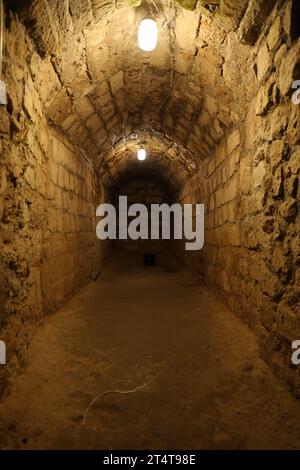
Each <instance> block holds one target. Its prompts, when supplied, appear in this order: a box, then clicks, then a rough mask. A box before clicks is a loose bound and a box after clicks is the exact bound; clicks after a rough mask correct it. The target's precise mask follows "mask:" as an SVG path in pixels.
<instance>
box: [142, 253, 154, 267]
mask: <svg viewBox="0 0 300 470" xmlns="http://www.w3.org/2000/svg"><path fill="white" fill-rule="evenodd" d="M144 265H145V266H156V257H155V255H144Z"/></svg>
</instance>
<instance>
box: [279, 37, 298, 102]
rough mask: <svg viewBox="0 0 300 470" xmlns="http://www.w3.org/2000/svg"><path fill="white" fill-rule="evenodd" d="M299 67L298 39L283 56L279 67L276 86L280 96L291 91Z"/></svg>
mask: <svg viewBox="0 0 300 470" xmlns="http://www.w3.org/2000/svg"><path fill="white" fill-rule="evenodd" d="M299 68H300V41H299V40H298V41H297V42H296V44H295V45H294V46H293V47H292V48H291V49H290V50H289V51H288V53H287V55H286V56H285V57H284V58H283V60H282V63H281V66H280V69H279V80H278V86H279V89H280V92H281V94H282V96H285V95H287V94H288V93H291V92H292V84H293V81H294V80H297V79H299V70H300V69H299Z"/></svg>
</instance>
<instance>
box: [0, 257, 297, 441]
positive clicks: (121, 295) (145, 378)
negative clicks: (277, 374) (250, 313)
mask: <svg viewBox="0 0 300 470" xmlns="http://www.w3.org/2000/svg"><path fill="white" fill-rule="evenodd" d="M113 390H114V391H115V390H119V391H122V392H128V393H118V392H114V393H111V392H109V391H113ZM105 392H108V393H105ZM96 396H98V399H97V400H96V401H95V402H94V403H93V405H92V406H91V407H90V408H89V409H88V410H87V408H88V406H89V404H90V403H91V402H92V400H93V399H94V398H95V397H96ZM0 416H1V422H0V447H1V448H2V449H93V448H94V449H184V448H185V449H249V448H252V449H253V448H266V449H280V448H299V449H300V402H299V401H297V400H296V399H294V398H293V397H292V396H291V395H290V394H289V392H288V391H286V390H284V389H283V388H282V387H281V386H280V385H279V384H278V383H277V382H276V380H275V379H274V377H273V376H272V374H271V372H270V370H269V369H268V368H267V366H266V365H265V364H264V362H262V361H261V360H260V359H259V350H258V346H257V342H256V339H255V337H254V335H253V334H252V333H251V331H250V330H249V329H248V328H247V327H245V326H244V325H243V324H242V323H241V322H240V321H239V320H238V319H237V318H236V317H235V316H234V315H233V314H232V313H231V312H230V311H229V310H227V309H226V308H225V307H224V306H223V305H222V304H221V303H220V302H219V301H218V300H216V299H215V298H214V296H213V295H212V294H211V293H210V292H209V291H207V290H206V289H204V288H202V287H201V286H199V285H197V283H196V280H195V279H194V278H193V277H192V275H191V274H189V273H187V272H186V271H185V270H184V269H181V268H180V269H173V270H167V269H164V268H158V267H155V268H150V267H148V268H145V267H137V266H135V265H134V263H133V262H132V263H131V265H130V263H128V262H126V263H125V264H123V265H122V264H118V263H117V262H116V261H111V263H110V264H109V266H108V267H107V268H106V269H105V270H104V272H103V274H102V275H101V277H100V278H99V280H98V281H97V282H95V283H92V284H90V285H89V286H87V287H86V288H84V289H83V290H82V291H80V292H79V294H77V295H76V296H75V297H74V298H73V299H72V300H71V301H70V302H69V303H68V304H67V305H66V306H65V307H64V308H63V309H62V310H60V311H59V312H58V313H56V314H54V315H51V316H50V317H49V318H48V319H47V320H46V321H45V324H44V325H43V326H42V327H40V329H39V330H38V332H37V334H36V335H35V337H34V340H33V343H32V346H31V349H30V353H29V365H28V368H27V369H26V371H25V372H24V373H23V374H22V375H21V376H20V377H19V378H18V380H17V382H16V385H15V388H14V391H13V393H12V394H11V395H10V396H9V398H8V399H7V400H6V401H5V402H4V403H2V404H1V405H0ZM83 416H85V423H84V419H83Z"/></svg>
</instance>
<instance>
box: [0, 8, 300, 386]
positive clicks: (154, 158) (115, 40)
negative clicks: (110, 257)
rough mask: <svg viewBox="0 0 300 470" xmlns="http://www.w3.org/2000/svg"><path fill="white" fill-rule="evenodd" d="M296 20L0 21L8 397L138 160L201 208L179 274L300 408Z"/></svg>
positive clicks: (66, 17)
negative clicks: (200, 240)
mask: <svg viewBox="0 0 300 470" xmlns="http://www.w3.org/2000/svg"><path fill="white" fill-rule="evenodd" d="M192 3H193V2H191V4H190V5H189V6H190V7H193V5H192ZM131 5H132V2H131ZM155 5H156V7H157V9H156V8H155ZM185 6H188V5H185ZM295 8H296V7H295V2H293V1H291V0H289V1H287V2H282V1H279V0H278V1H272V2H271V1H270V2H269V1H268V2H262V1H260V0H255V1H254V0H253V1H249V2H247V1H244V0H239V1H236V2H233V1H229V0H222V1H221V2H210V1H206V2H198V3H197V5H196V6H195V9H193V10H188V9H182V8H181V7H180V6H178V5H177V4H175V3H174V2H172V1H166V2H160V1H157V2H154V3H153V2H152V1H149V2H143V4H140V2H134V7H130V5H129V3H128V1H127V0H126V1H125V0H124V1H105V2H102V1H100V0H92V1H85V2H81V1H78V0H69V1H67V0H61V1H59V2H58V1H55V0H43V1H42V0H36V1H34V2H20V4H19V2H18V4H16V5H15V6H14V11H10V10H8V12H7V19H6V41H5V61H4V76H5V80H6V84H7V89H8V105H7V106H6V107H3V106H2V107H1V108H0V137H1V140H0V149H1V166H0V221H1V240H0V244H1V255H0V262H1V272H0V280H1V284H0V305H1V319H0V322H1V335H2V336H3V337H4V338H5V339H6V340H7V343H8V345H9V358H10V364H11V367H10V368H9V369H8V368H6V369H5V372H3V369H2V370H1V374H3V375H5V377H3V378H2V379H3V380H1V389H2V390H0V391H1V392H2V391H3V389H4V388H5V386H6V384H7V381H8V376H9V375H10V374H14V373H15V372H16V371H17V370H18V369H19V368H20V365H23V364H24V362H25V358H26V348H27V345H28V343H29V340H30V335H31V334H32V332H33V331H34V325H36V324H37V323H38V322H39V321H40V320H41V319H42V318H43V316H44V314H45V313H46V312H47V311H49V310H53V309H56V308H57V306H58V305H60V304H61V303H63V302H64V301H65V300H66V298H67V297H68V296H70V295H71V294H72V293H73V292H74V291H75V290H76V289H77V288H79V287H80V286H81V285H83V284H84V283H86V282H87V281H88V280H90V279H92V278H93V277H95V275H96V274H97V272H98V271H99V270H100V269H101V268H100V267H101V259H102V258H103V256H104V248H105V247H103V246H102V245H101V246H100V245H99V244H97V243H96V240H95V234H94V224H95V220H94V214H95V211H94V209H95V205H96V204H97V203H98V202H99V201H102V200H105V199H107V193H108V192H109V190H110V189H111V188H112V187H114V186H115V185H116V184H117V182H118V181H119V180H120V179H122V176H124V175H126V174H127V172H130V171H131V169H135V165H136V151H137V149H138V148H139V147H140V146H141V145H143V146H145V147H147V149H148V151H149V160H148V161H149V168H151V169H153V168H154V169H155V171H156V173H158V174H163V176H164V181H165V182H166V184H167V185H168V186H169V187H170V188H171V190H172V193H173V194H176V193H177V194H178V193H180V200H181V201H182V202H185V201H187V202H194V203H195V202H204V203H205V205H206V244H205V249H204V251H203V252H201V253H200V254H189V255H188V256H186V257H185V258H186V261H187V263H189V264H190V265H192V266H193V267H194V268H195V269H196V270H197V271H198V272H199V273H200V274H201V275H202V277H203V278H204V279H205V281H206V282H207V283H208V284H210V285H212V286H214V287H215V288H216V290H217V291H218V292H219V294H220V296H221V297H222V298H223V299H224V301H225V302H226V303H227V305H228V306H229V307H230V308H231V309H232V310H233V311H234V312H235V313H237V314H238V315H239V316H240V317H241V318H243V319H244V321H245V322H247V323H248V324H249V325H250V326H251V327H252V328H253V330H254V331H255V332H256V333H257V335H258V336H259V338H260V340H261V347H262V354H263V356H264V358H265V359H266V361H267V362H268V363H269V364H270V365H271V366H272V367H273V369H274V370H275V371H276V372H277V373H278V375H280V376H281V377H283V378H285V380H286V381H287V382H288V383H289V384H290V385H291V386H292V387H293V388H294V390H295V391H296V393H298V394H300V383H299V374H298V372H297V370H295V369H292V368H291V367H290V366H289V364H290V358H289V353H290V339H291V333H290V332H291V331H293V330H295V331H296V329H297V325H298V323H297V321H298V320H297V319H298V316H299V223H300V222H299V184H298V178H299V145H300V137H299V136H300V127H299V126H300V107H299V106H296V105H294V104H292V99H291V98H292V81H293V80H294V79H297V78H298V79H299V47H300V43H299V41H300V39H299V34H297V31H298V30H297V27H296V25H295V20H294V16H293V13H294V12H295V11H297V10H296V9H295ZM145 14H151V15H154V16H155V18H156V19H157V23H158V27H159V32H160V35H159V42H158V46H157V49H156V50H155V51H154V52H153V53H152V54H151V55H149V54H145V53H143V52H141V51H140V50H139V49H138V46H137V28H138V24H139V21H140V20H141V19H142V18H143V17H144V16H145ZM18 15H19V16H18ZM87 260H88V261H87Z"/></svg>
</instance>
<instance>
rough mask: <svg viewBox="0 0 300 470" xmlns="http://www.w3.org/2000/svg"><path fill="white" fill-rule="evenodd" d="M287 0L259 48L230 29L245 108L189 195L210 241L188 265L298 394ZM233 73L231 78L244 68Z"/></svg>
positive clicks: (293, 45)
mask: <svg viewBox="0 0 300 470" xmlns="http://www.w3.org/2000/svg"><path fill="white" fill-rule="evenodd" d="M280 5H281V3H280V2H279V3H278V6H277V7H276V8H275V9H274V11H273V12H272V14H271V16H270V18H269V20H268V22H267V24H266V26H265V29H264V31H263V33H262V34H261V36H260V37H259V39H258V41H257V42H256V44H255V45H254V46H253V47H249V46H243V45H241V44H239V43H238V40H237V38H238V37H240V35H241V31H240V30H238V31H237V32H236V33H230V34H229V35H228V38H227V45H226V49H227V51H226V57H227V61H228V63H230V57H240V58H244V57H246V56H247V59H246V60H242V61H241V60H240V64H239V66H240V69H241V70H242V71H243V74H244V78H241V81H240V84H238V82H236V83H237V89H236V95H237V96H238V95H239V94H240V109H241V113H240V116H239V119H238V122H237V124H236V125H235V126H234V127H233V128H232V129H231V131H230V132H229V133H228V134H227V135H226V137H225V138H223V139H222V141H221V142H220V144H219V145H218V147H217V148H216V151H215V152H214V153H213V154H212V155H211V156H209V157H208V158H207V159H205V160H204V161H203V163H202V167H201V168H200V170H199V174H198V176H195V177H194V178H192V179H191V180H190V181H189V182H188V183H187V184H186V186H185V188H184V190H183V192H182V195H181V200H182V202H193V203H195V202H204V203H205V205H206V230H205V232H206V241H205V248H204V250H203V252H202V253H200V254H198V256H197V255H195V254H186V256H185V257H186V260H187V262H188V263H189V264H192V265H193V266H194V267H195V268H196V269H197V270H198V272H200V273H201V274H202V276H203V278H204V281H205V282H207V283H208V284H209V285H210V286H212V287H213V288H214V289H217V291H218V292H219V294H220V296H221V297H222V298H223V299H224V300H225V302H226V303H227V304H228V305H229V307H230V308H231V309H232V310H233V311H234V312H236V313H237V314H238V315H240V316H241V317H242V318H243V320H244V321H245V322H247V324H248V325H250V326H251V328H253V329H254V330H255V332H256V333H257V334H258V335H259V338H260V340H261V352H262V356H263V357H264V359H265V360H266V362H267V363H268V364H270V365H271V367H272V368H273V369H274V370H275V371H277V373H278V375H279V376H280V377H283V378H284V379H285V380H287V381H288V383H289V384H290V385H291V387H292V388H293V389H294V390H295V392H296V393H297V394H298V395H299V394H300V381H299V372H298V371H297V369H293V368H292V367H291V351H292V350H291V342H292V341H293V340H295V339H299V338H300V309H299V297H300V295H299V294H300V276H299V264H300V246H299V232H300V218H299V201H300V197H299V183H298V177H299V167H300V146H299V144H300V105H295V104H293V103H292V93H293V91H294V90H293V89H292V83H293V80H296V79H298V80H299V79H300V70H299V64H300V40H299V35H298V37H297V36H295V35H294V36H293V35H292V34H291V24H292V21H294V19H293V17H292V16H291V8H292V6H293V2H285V3H284V5H283V6H282V7H281V6H280ZM245 21H247V18H244V23H245ZM245 52H246V54H245ZM225 71H226V74H225V79H226V80H227V81H228V82H229V81H231V82H233V81H234V80H235V78H236V77H237V76H238V75H237V74H238V73H239V72H238V70H236V72H235V71H234V69H232V70H230V71H229V70H228V69H227V70H225Z"/></svg>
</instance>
